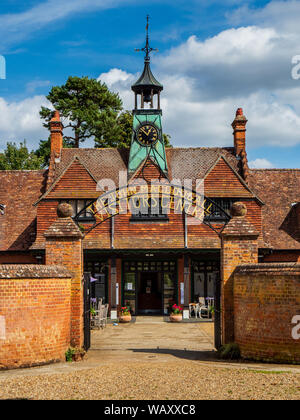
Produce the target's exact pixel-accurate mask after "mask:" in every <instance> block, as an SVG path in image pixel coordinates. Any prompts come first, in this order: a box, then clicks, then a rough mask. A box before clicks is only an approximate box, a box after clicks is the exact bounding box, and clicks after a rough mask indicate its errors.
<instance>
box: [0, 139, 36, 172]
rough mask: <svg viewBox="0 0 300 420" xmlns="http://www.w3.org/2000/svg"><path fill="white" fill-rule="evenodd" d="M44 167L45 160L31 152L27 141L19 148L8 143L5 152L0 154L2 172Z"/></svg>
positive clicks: (14, 144)
mask: <svg viewBox="0 0 300 420" xmlns="http://www.w3.org/2000/svg"><path fill="white" fill-rule="evenodd" d="M42 166H43V158H42V157H39V156H37V155H36V154H35V153H34V152H33V151H31V152H29V151H28V149H27V146H26V141H25V140H24V143H22V142H20V146H19V147H18V146H17V145H16V143H10V142H8V143H7V145H6V149H5V150H4V152H3V153H0V170H34V169H40V168H41V167H42Z"/></svg>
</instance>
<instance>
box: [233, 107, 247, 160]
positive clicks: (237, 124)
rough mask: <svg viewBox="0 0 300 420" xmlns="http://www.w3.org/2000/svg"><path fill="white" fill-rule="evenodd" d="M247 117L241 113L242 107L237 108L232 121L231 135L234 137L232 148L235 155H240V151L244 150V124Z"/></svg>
mask: <svg viewBox="0 0 300 420" xmlns="http://www.w3.org/2000/svg"><path fill="white" fill-rule="evenodd" d="M247 121H248V120H247V118H246V117H245V115H244V113H243V109H242V108H238V109H237V111H236V116H235V119H234V121H233V123H232V124H231V125H232V128H233V137H234V149H235V154H236V155H237V156H239V155H240V153H241V151H245V152H246V124H247Z"/></svg>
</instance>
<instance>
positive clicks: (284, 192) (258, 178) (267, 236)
mask: <svg viewBox="0 0 300 420" xmlns="http://www.w3.org/2000/svg"><path fill="white" fill-rule="evenodd" d="M249 184H250V187H251V188H252V190H253V191H254V192H255V193H256V194H257V195H258V196H259V197H261V198H262V199H263V201H264V203H265V206H263V208H262V225H263V236H264V241H265V242H266V243H268V244H270V245H271V246H272V247H273V248H275V249H300V232H299V229H297V224H296V214H295V211H294V209H293V206H292V204H293V203H297V202H300V169H256V170H250V174H249Z"/></svg>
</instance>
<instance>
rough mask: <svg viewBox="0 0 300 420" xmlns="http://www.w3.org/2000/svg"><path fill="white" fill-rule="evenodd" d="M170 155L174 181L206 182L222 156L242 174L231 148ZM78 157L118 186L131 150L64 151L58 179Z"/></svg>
mask: <svg viewBox="0 0 300 420" xmlns="http://www.w3.org/2000/svg"><path fill="white" fill-rule="evenodd" d="M166 155H167V162H168V168H169V176H170V178H171V179H174V178H178V179H181V180H183V179H193V180H195V179H197V178H203V177H204V176H205V174H206V173H207V172H208V171H209V169H210V168H211V166H212V165H213V164H214V163H215V162H216V161H217V160H218V158H219V157H220V156H221V155H223V156H224V157H225V158H226V160H227V161H228V163H229V164H230V165H231V166H232V167H233V169H235V170H236V171H237V172H239V173H240V170H239V167H238V161H237V159H236V158H235V156H234V150H233V148H230V147H228V148H221V147H211V148H205V147H197V148H177V147H176V148H167V149H166ZM75 156H77V157H78V158H79V159H80V161H81V162H82V163H83V164H84V165H85V166H86V167H87V168H88V169H89V171H90V173H91V174H92V176H93V177H94V178H95V179H97V180H100V179H102V178H109V179H112V180H113V181H114V182H115V183H117V182H118V180H119V171H127V162H128V157H129V149H123V150H122V149H115V148H108V149H63V150H62V156H61V161H60V163H58V164H57V165H56V169H55V179H56V178H57V177H59V176H60V175H61V174H62V173H63V172H64V170H65V169H66V168H67V167H68V166H69V165H70V163H71V162H72V161H73V159H74V157H75Z"/></svg>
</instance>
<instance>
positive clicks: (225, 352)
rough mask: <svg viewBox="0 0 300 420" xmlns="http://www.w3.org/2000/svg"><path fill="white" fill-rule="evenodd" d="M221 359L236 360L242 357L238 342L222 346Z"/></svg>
mask: <svg viewBox="0 0 300 420" xmlns="http://www.w3.org/2000/svg"><path fill="white" fill-rule="evenodd" d="M219 355H220V357H221V359H231V360H236V359H240V358H241V352H240V348H239V346H238V344H236V343H228V344H225V345H224V346H222V347H221V348H220V350H219Z"/></svg>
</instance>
